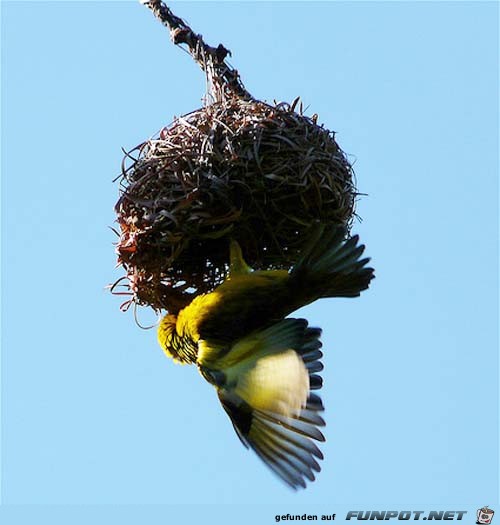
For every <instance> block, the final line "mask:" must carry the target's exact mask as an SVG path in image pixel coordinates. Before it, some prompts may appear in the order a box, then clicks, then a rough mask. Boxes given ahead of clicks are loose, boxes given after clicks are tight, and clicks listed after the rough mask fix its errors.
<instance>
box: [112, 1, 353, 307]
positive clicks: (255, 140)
mask: <svg viewBox="0 0 500 525" xmlns="http://www.w3.org/2000/svg"><path fill="white" fill-rule="evenodd" d="M143 2H144V3H145V5H146V6H147V7H148V8H150V9H151V10H152V12H153V13H154V14H155V16H156V17H157V18H158V19H159V20H160V21H161V22H162V23H163V24H164V25H165V26H167V27H168V28H169V29H170V34H171V37H172V40H173V42H174V43H175V44H177V45H184V46H186V47H187V51H188V52H189V53H190V54H191V56H192V57H193V59H194V60H195V62H197V63H198V64H199V65H200V67H201V68H202V69H203V71H204V72H205V74H206V77H207V81H208V84H209V93H208V97H209V98H210V99H211V101H210V102H211V103H207V104H206V105H205V107H203V108H201V109H198V110H196V111H194V112H192V113H190V114H188V115H185V116H183V117H179V118H177V119H175V120H174V122H173V123H172V124H171V125H170V126H168V127H166V128H164V129H163V130H162V131H161V132H160V133H159V136H157V137H155V138H153V139H150V140H148V141H146V142H144V143H143V144H141V145H140V146H138V147H136V148H134V149H133V150H132V151H130V152H128V153H126V156H125V159H124V162H123V166H122V175H121V177H120V184H121V191H120V198H119V200H118V202H117V204H116V207H115V210H116V214H117V222H118V223H119V226H120V232H117V233H118V235H119V242H118V243H117V254H118V262H119V263H120V264H121V265H122V266H123V267H124V268H125V271H126V276H125V277H123V278H122V279H120V280H119V281H117V283H115V285H113V286H112V291H113V292H114V293H123V294H128V295H129V300H128V301H127V302H126V303H124V305H122V306H123V307H124V308H126V307H128V306H129V305H130V304H132V303H135V304H139V305H147V306H151V307H153V308H154V309H155V310H160V309H166V310H168V311H169V312H171V313H176V312H177V311H178V310H179V309H181V308H183V307H184V306H186V305H187V304H188V303H189V302H190V301H191V300H192V299H193V297H194V296H196V295H198V294H200V293H206V292H209V291H211V290H213V289H214V288H215V286H217V285H218V284H219V283H220V282H221V281H222V280H223V279H224V277H225V275H226V273H227V265H228V259H229V240H230V239H231V238H233V239H236V240H237V241H238V242H239V243H240V245H241V248H242V250H243V255H244V257H245V259H246V260H247V262H248V263H249V264H250V265H251V266H253V267H254V268H259V269H264V268H289V267H290V266H291V265H292V264H293V263H294V262H295V261H296V260H297V258H298V256H299V254H300V252H301V249H302V248H303V246H304V244H305V243H306V242H307V240H308V237H309V231H310V229H311V228H312V227H313V225H314V224H315V223H317V222H321V223H324V224H328V225H343V226H344V227H345V228H346V231H348V230H349V227H350V224H351V221H352V219H353V216H354V203H355V199H356V195H357V194H356V189H355V186H354V176H353V171H352V168H351V165H350V164H349V162H348V160H347V158H346V156H345V154H344V153H343V152H342V150H341V149H340V148H339V146H338V144H337V143H336V142H335V137H334V133H333V132H331V131H329V130H327V129H325V128H324V127H323V126H319V125H317V123H316V118H315V117H313V118H309V117H306V116H304V115H303V114H302V110H300V111H299V112H296V111H295V109H296V106H297V104H298V99H296V100H295V101H294V102H293V103H292V104H291V105H290V104H286V103H281V104H277V105H275V106H272V105H269V104H266V103H264V102H261V101H258V100H255V99H254V98H253V97H252V96H251V95H250V93H249V92H248V91H246V89H245V87H244V86H243V84H242V82H241V80H240V77H239V74H238V72H237V71H236V70H235V69H233V68H232V67H231V66H230V65H229V64H228V63H227V62H226V60H225V59H226V57H227V55H228V54H229V51H228V50H227V49H226V48H225V47H224V46H222V45H221V44H220V45H219V46H218V47H216V48H214V47H210V46H208V45H207V44H206V43H205V42H204V41H203V39H202V37H201V35H198V34H195V33H194V32H193V31H192V30H191V29H190V28H189V26H188V25H187V24H186V23H185V22H184V21H183V20H182V19H180V18H178V17H176V16H175V15H174V14H173V13H172V11H171V10H170V9H169V8H168V7H167V6H166V5H165V4H164V3H163V2H162V1H161V0H143ZM123 281H125V284H123ZM119 285H124V286H125V288H126V291H125V292H117V289H118V286H119Z"/></svg>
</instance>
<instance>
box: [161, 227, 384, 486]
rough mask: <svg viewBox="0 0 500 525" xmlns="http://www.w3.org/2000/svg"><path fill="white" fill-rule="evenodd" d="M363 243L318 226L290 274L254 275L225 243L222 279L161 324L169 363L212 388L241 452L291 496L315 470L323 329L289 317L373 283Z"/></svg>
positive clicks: (237, 248)
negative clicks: (194, 372) (191, 367)
mask: <svg viewBox="0 0 500 525" xmlns="http://www.w3.org/2000/svg"><path fill="white" fill-rule="evenodd" d="M358 241H359V237H358V236H357V235H354V236H352V237H350V238H348V239H346V231H345V229H344V228H342V227H330V228H328V227H326V226H324V225H318V226H317V227H316V228H315V229H314V230H313V232H312V234H311V236H310V239H309V242H308V243H307V245H306V247H305V248H304V250H303V252H302V254H301V256H300V257H299V259H298V261H297V262H296V263H295V264H294V265H293V266H292V267H291V268H290V269H289V270H285V269H271V270H255V271H254V270H252V269H251V268H250V267H249V266H248V264H247V263H246V261H245V259H244V257H243V254H242V250H241V247H240V245H239V243H238V242H237V241H236V240H231V242H230V257H229V270H228V275H227V277H226V279H225V280H224V281H223V282H222V283H221V284H219V285H218V286H217V287H216V288H215V289H214V290H213V291H212V292H209V293H206V294H201V295H198V296H197V297H195V298H194V299H193V300H192V302H191V303H190V304H189V305H188V306H186V307H185V308H183V309H182V310H180V311H179V312H178V313H177V314H170V313H168V314H167V315H165V316H164V317H163V318H162V320H161V321H160V323H159V325H158V333H157V335H158V342H159V344H160V346H161V348H162V349H163V351H164V353H165V354H166V355H167V356H168V357H170V358H172V359H173V360H174V361H175V362H177V363H181V364H195V365H196V366H197V367H198V370H199V372H200V374H201V375H202V377H203V378H204V379H205V380H207V381H208V382H209V383H210V384H212V385H213V386H214V387H215V390H216V392H217V395H218V398H219V401H220V403H221V404H222V407H223V408H224V410H225V411H226V413H227V415H228V416H229V418H230V420H231V422H232V424H233V427H234V430H235V432H236V434H237V435H238V437H239V438H240V440H241V442H242V443H243V445H245V446H246V447H247V448H251V449H253V450H254V451H255V453H256V454H257V455H258V456H259V457H260V458H261V459H262V461H263V462H264V463H265V464H266V465H267V466H268V467H269V468H270V469H271V470H272V471H273V472H274V473H275V474H276V475H277V476H278V477H279V478H280V479H281V480H282V481H283V482H285V484H287V485H288V486H289V487H291V488H292V489H297V488H299V487H302V488H305V487H306V481H305V480H306V479H307V480H309V481H314V479H315V472H319V471H320V470H321V468H320V465H319V463H318V460H321V459H323V454H322V452H321V451H320V449H319V448H318V446H317V444H316V443H315V442H323V441H325V437H324V435H323V433H322V432H321V430H320V427H323V426H325V421H324V419H323V418H322V416H321V415H320V414H321V412H323V410H324V407H323V403H322V400H321V397H320V396H319V395H317V394H316V393H314V391H315V390H319V389H320V388H321V387H322V384H323V381H322V378H321V376H320V375H319V372H321V371H322V370H323V365H322V363H321V361H320V359H321V358H322V356H323V354H322V352H321V350H320V349H321V347H322V343H321V341H320V336H321V329H319V328H313V327H310V326H309V325H308V322H307V320H305V319H295V318H289V317H288V316H289V315H290V314H292V313H293V312H294V311H295V310H297V309H299V308H300V307H302V306H305V305H307V304H310V303H312V302H314V301H316V300H317V299H321V298H326V297H357V296H359V295H360V294H361V292H362V291H363V290H366V289H367V288H368V286H369V284H370V281H371V280H372V279H373V277H374V270H373V268H371V267H368V266H367V264H368V262H369V261H370V259H369V258H363V259H362V258H361V256H362V254H363V252H364V249H365V247H364V245H358Z"/></svg>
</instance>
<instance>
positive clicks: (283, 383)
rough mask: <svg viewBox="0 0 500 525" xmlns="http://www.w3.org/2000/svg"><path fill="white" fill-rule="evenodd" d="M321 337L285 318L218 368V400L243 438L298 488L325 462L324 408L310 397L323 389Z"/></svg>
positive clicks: (248, 341)
mask: <svg viewBox="0 0 500 525" xmlns="http://www.w3.org/2000/svg"><path fill="white" fill-rule="evenodd" d="M320 334H321V331H320V330H319V329H314V328H307V322H306V321H305V320H303V319H285V320H283V321H281V322H279V323H276V324H275V325H273V326H272V327H270V328H267V329H265V330H262V331H260V332H257V333H255V334H252V335H251V336H249V337H248V338H246V339H245V340H243V341H240V342H239V343H238V344H237V345H235V348H234V350H232V351H231V352H229V354H228V355H227V356H226V357H225V358H224V359H223V360H221V363H220V364H221V365H223V366H221V367H220V368H218V370H219V373H220V372H222V374H221V375H220V376H219V378H220V377H223V380H222V381H223V383H221V384H220V386H218V388H217V390H218V395H219V399H220V401H221V403H222V406H223V407H224V410H225V411H226V412H227V414H228V415H229V417H230V418H231V421H232V423H233V426H234V428H235V430H236V433H237V434H238V436H239V438H240V439H241V441H242V442H243V444H244V445H245V446H246V447H250V448H252V449H253V450H254V451H255V452H256V453H257V455H258V456H259V457H260V458H261V459H262V460H263V461H264V463H265V464H266V465H267V466H268V467H269V468H270V469H271V470H272V471H273V472H274V473H275V474H277V475H278V476H279V477H280V478H281V479H282V480H283V481H284V482H285V483H287V484H288V485H289V486H291V487H292V488H294V489H295V488H298V487H305V478H306V479H309V480H310V481H313V480H314V477H315V476H314V472H319V471H320V466H319V464H318V461H317V459H322V458H323V455H322V453H321V451H320V450H319V448H318V447H317V445H316V444H315V443H314V441H313V440H316V441H324V436H323V434H322V433H321V431H320V430H319V428H318V427H322V426H324V424H325V422H324V420H323V418H322V417H321V416H320V415H319V414H320V412H322V411H323V404H322V402H321V399H320V397H319V396H317V395H316V394H314V393H312V392H311V390H315V389H319V388H321V385H322V381H321V377H320V376H318V375H317V374H316V373H317V372H320V371H321V370H322V368H323V366H322V364H321V362H320V361H319V359H320V358H321V357H322V354H321V351H320V350H319V349H320V347H321V342H320V341H319V336H320ZM257 341H258V343H257ZM233 351H234V355H231V354H232V352H233Z"/></svg>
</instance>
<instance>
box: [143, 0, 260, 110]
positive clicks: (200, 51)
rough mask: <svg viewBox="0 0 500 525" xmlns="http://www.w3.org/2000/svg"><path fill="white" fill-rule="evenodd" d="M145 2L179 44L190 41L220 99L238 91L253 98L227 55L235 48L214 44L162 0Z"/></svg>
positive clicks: (186, 43) (197, 59)
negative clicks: (229, 62)
mask: <svg viewBox="0 0 500 525" xmlns="http://www.w3.org/2000/svg"><path fill="white" fill-rule="evenodd" d="M140 2H141V4H143V5H145V6H146V7H149V9H151V11H152V12H153V14H154V15H155V16H156V18H158V20H160V22H161V23H162V24H163V25H164V26H165V27H167V28H168V29H169V31H170V38H171V39H172V42H173V43H174V44H175V45H178V46H180V45H181V44H185V45H187V51H188V53H189V54H190V55H191V57H192V58H193V60H194V61H195V62H196V63H197V64H198V65H199V66H200V67H201V69H202V70H203V71H204V72H205V73H206V74H207V76H208V78H209V80H210V82H211V84H212V90H213V91H214V93H213V95H214V96H215V98H216V100H221V98H226V97H228V96H231V95H237V96H238V97H240V98H243V99H246V100H250V99H252V98H253V97H252V95H251V94H250V93H249V92H248V91H247V90H246V89H245V87H244V86H243V83H242V82H241V79H240V76H239V74H238V71H237V70H236V69H234V68H233V67H231V66H230V65H229V64H228V63H227V62H226V61H225V59H226V57H227V56H228V55H229V56H231V52H230V51H229V50H228V49H226V48H225V47H224V46H223V45H222V44H219V45H218V46H217V47H212V46H209V45H208V44H206V43H205V42H204V41H203V37H202V35H197V34H196V33H194V32H193V30H192V29H191V28H190V27H189V26H188V25H187V24H186V22H184V20H182V18H179V17H178V16H175V15H174V14H173V13H172V11H171V9H170V8H168V7H167V6H166V5H165V3H164V2H162V1H161V0H140Z"/></svg>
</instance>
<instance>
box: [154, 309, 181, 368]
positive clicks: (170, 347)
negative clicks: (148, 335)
mask: <svg viewBox="0 0 500 525" xmlns="http://www.w3.org/2000/svg"><path fill="white" fill-rule="evenodd" d="M176 324H177V316H176V315H172V314H168V315H166V316H165V317H164V318H163V319H162V320H161V321H160V324H159V325H158V343H160V346H161V348H162V350H163V351H164V352H165V354H167V356H168V357H171V358H173V359H175V358H176V357H177V352H175V351H174V341H173V340H174V339H175V337H176V336H177V332H176V329H175V327H176Z"/></svg>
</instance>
